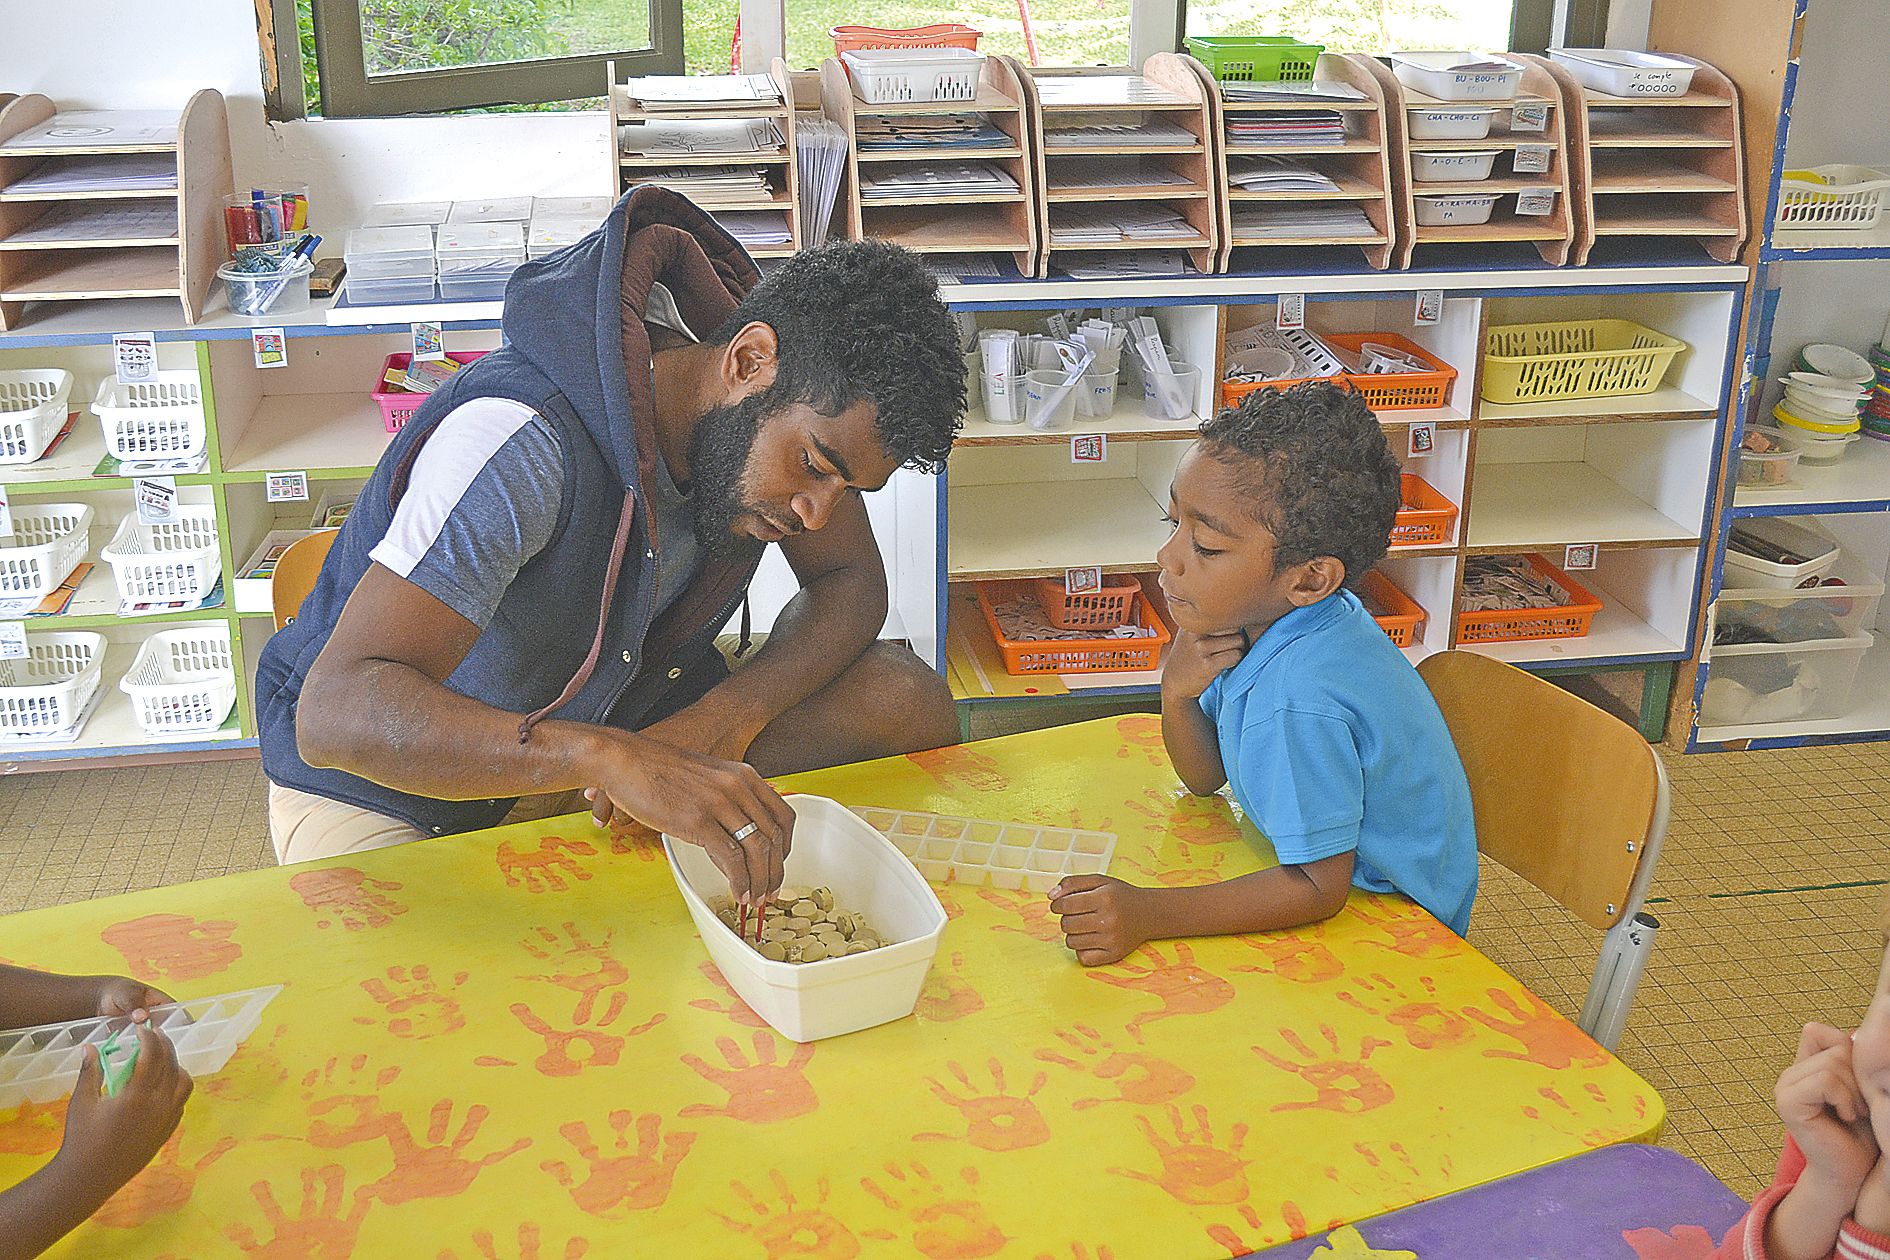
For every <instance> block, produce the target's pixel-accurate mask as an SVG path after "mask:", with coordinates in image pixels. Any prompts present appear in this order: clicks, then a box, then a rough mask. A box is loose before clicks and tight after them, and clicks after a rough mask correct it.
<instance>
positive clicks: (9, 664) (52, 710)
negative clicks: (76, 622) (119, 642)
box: [0, 630, 105, 738]
mask: <svg viewBox="0 0 1890 1260" xmlns="http://www.w3.org/2000/svg"><path fill="white" fill-rule="evenodd" d="M26 653H27V654H26V656H25V658H24V659H21V660H11V661H0V737H4V738H30V737H41V736H50V735H55V734H58V733H59V732H62V731H64V730H66V729H67V728H68V727H72V726H76V725H77V724H78V722H79V719H80V718H81V717H82V716H83V715H84V714H85V706H86V702H87V701H89V700H91V698H92V693H93V692H95V691H97V690H98V680H99V674H100V672H101V671H102V670H103V669H104V667H105V636H104V635H102V634H94V633H93V632H91V631H89V630H60V631H54V632H52V633H49V634H29V635H27V636H26Z"/></svg>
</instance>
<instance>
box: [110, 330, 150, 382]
mask: <svg viewBox="0 0 1890 1260" xmlns="http://www.w3.org/2000/svg"><path fill="white" fill-rule="evenodd" d="M112 373H113V375H115V376H116V377H117V378H118V383H119V384H120V385H135V384H136V383H138V382H139V381H150V380H156V379H157V334H156V333H148V332H147V333H113V334H112Z"/></svg>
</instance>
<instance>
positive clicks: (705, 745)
mask: <svg viewBox="0 0 1890 1260" xmlns="http://www.w3.org/2000/svg"><path fill="white" fill-rule="evenodd" d="M702 708H703V706H702V705H701V704H700V703H699V702H698V703H697V704H692V705H690V706H689V707H688V708H686V709H684V710H682V712H680V713H673V714H671V715H670V716H669V717H666V718H664V719H663V720H662V721H660V722H652V723H651V724H650V725H648V726H646V727H644V728H643V729H642V730H640V731H638V732H637V734H639V735H642V736H643V737H645V738H646V739H656V740H661V741H662V742H663V743H665V744H668V745H670V746H671V747H672V748H681V749H685V750H687V751H689V752H698V753H703V754H705V755H707V756H710V757H719V758H720V759H722V760H723V761H740V760H742V758H744V757H745V756H747V755H748V745H749V744H751V743H753V742H754V736H752V735H746V734H743V733H742V732H740V731H737V730H735V729H734V728H733V727H732V726H731V725H730V724H728V723H726V722H722V721H720V720H718V719H716V718H714V717H712V716H705V715H704V714H703V712H702ZM584 799H585V800H587V801H589V802H590V803H591V821H592V822H594V823H596V824H597V825H598V826H599V827H608V828H610V829H611V830H612V831H613V832H616V833H617V834H619V835H622V834H623V833H625V832H628V831H637V830H641V831H646V832H647V831H648V830H649V828H647V827H644V826H643V824H641V823H639V822H638V821H637V820H636V819H635V818H633V817H631V816H630V815H629V814H627V813H625V812H623V811H622V810H620V809H617V808H616V807H615V806H613V805H612V804H611V803H610V796H609V794H608V793H605V792H601V791H599V790H598V789H596V788H594V787H593V788H585V789H584Z"/></svg>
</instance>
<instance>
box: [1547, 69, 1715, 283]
mask: <svg viewBox="0 0 1890 1260" xmlns="http://www.w3.org/2000/svg"><path fill="white" fill-rule="evenodd" d="M1669 55H1671V54H1669ZM1521 60H1523V61H1525V62H1527V63H1529V64H1530V65H1531V66H1532V67H1534V68H1535V69H1538V70H1541V71H1543V72H1545V73H1547V74H1548V75H1549V77H1550V78H1551V79H1552V80H1553V81H1554V82H1555V85H1556V88H1557V89H1558V91H1559V92H1560V94H1561V99H1562V106H1563V111H1564V112H1565V113H1566V115H1567V118H1568V133H1569V139H1570V141H1571V149H1570V153H1571V161H1570V162H1569V170H1570V172H1571V184H1572V190H1573V193H1574V205H1575V223H1576V233H1575V257H1574V261H1575V264H1576V265H1577V266H1580V265H1582V264H1584V263H1586V262H1587V261H1588V255H1589V253H1590V252H1591V251H1592V250H1593V249H1594V247H1595V242H1596V241H1598V240H1600V239H1602V238H1604V237H1613V236H1627V237H1636V236H1638V237H1684V238H1692V239H1695V240H1698V241H1699V243H1700V245H1701V247H1702V248H1704V249H1705V250H1706V252H1707V254H1708V255H1709V256H1710V257H1711V258H1713V259H1714V260H1715V261H1717V262H1732V261H1733V260H1734V259H1736V258H1738V257H1739V252H1740V250H1741V249H1742V248H1744V246H1745V242H1746V235H1747V227H1746V192H1745V183H1746V179H1745V164H1744V158H1743V157H1742V155H1741V153H1740V123H1739V89H1738V88H1736V87H1734V86H1733V83H1732V80H1731V79H1728V78H1727V77H1726V76H1725V75H1723V74H1721V73H1720V72H1719V71H1718V70H1716V69H1714V68H1713V67H1712V66H1709V65H1707V64H1706V63H1705V62H1701V61H1697V60H1695V59H1693V58H1691V57H1689V58H1687V60H1689V61H1693V63H1694V65H1695V66H1696V67H1697V69H1695V70H1694V72H1693V83H1692V85H1691V86H1690V88H1689V89H1688V91H1687V93H1686V94H1685V95H1684V96H1635V97H1626V96H1606V95H1603V94H1602V93H1600V92H1596V91H1594V90H1593V89H1591V88H1586V87H1583V86H1582V84H1581V83H1580V82H1579V81H1577V79H1576V78H1575V76H1574V75H1573V74H1571V73H1569V71H1568V70H1567V69H1566V68H1565V67H1563V66H1559V65H1557V64H1556V63H1554V62H1553V61H1550V60H1549V59H1547V58H1545V57H1523V58H1521Z"/></svg>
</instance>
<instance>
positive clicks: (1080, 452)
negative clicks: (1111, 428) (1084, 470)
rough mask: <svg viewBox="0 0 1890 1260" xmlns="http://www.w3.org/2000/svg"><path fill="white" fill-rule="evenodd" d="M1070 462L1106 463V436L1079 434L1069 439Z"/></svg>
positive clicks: (1107, 451)
mask: <svg viewBox="0 0 1890 1260" xmlns="http://www.w3.org/2000/svg"><path fill="white" fill-rule="evenodd" d="M1070 462H1071V463H1072V464H1105V463H1108V462H1109V438H1108V436H1107V435H1105V434H1102V433H1079V434H1077V435H1076V436H1075V437H1073V438H1071V439H1070Z"/></svg>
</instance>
